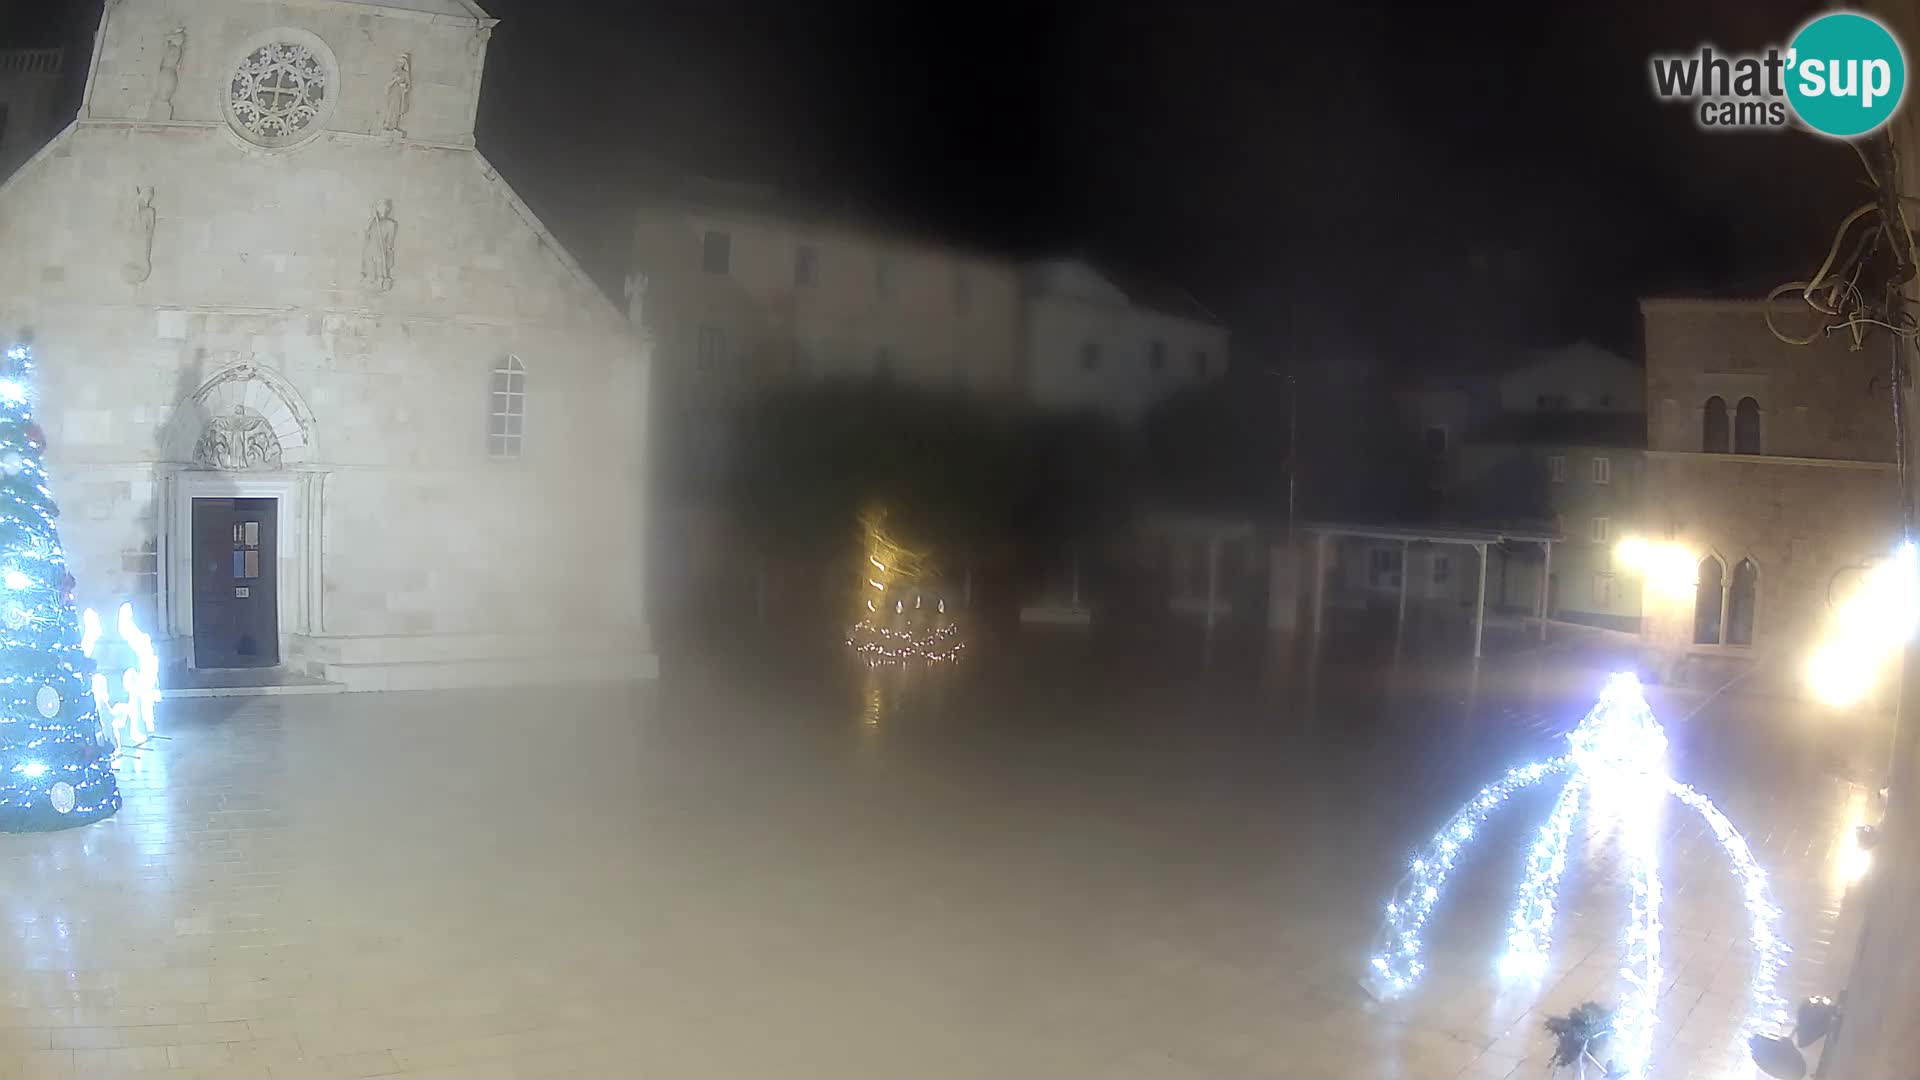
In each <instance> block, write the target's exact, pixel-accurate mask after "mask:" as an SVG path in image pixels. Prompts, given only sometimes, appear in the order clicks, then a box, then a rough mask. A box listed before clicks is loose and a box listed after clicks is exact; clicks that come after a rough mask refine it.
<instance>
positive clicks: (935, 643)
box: [847, 509, 966, 665]
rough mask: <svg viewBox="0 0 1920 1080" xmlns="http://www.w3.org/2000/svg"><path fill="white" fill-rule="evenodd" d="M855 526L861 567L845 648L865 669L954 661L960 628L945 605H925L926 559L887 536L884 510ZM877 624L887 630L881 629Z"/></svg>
mask: <svg viewBox="0 0 1920 1080" xmlns="http://www.w3.org/2000/svg"><path fill="white" fill-rule="evenodd" d="M860 526H861V531H862V534H863V541H864V548H865V557H866V562H865V563H864V564H863V565H862V569H861V574H860V577H861V579H862V583H861V586H860V588H859V604H858V606H857V607H856V608H855V620H854V622H853V625H852V627H851V629H849V630H848V632H847V645H848V646H849V647H851V648H852V649H853V651H854V653H855V655H857V656H859V657H861V658H862V659H864V660H866V661H867V663H868V664H870V665H879V664H899V663H907V662H910V661H927V662H931V663H946V662H949V661H953V660H957V659H959V658H960V655H961V653H962V652H963V651H964V650H965V649H966V641H965V640H964V639H963V638H962V636H961V633H960V627H959V625H958V624H956V623H954V622H953V621H951V620H950V619H948V617H947V602H946V600H944V599H941V598H939V597H937V596H936V597H935V598H934V603H933V604H931V605H929V604H928V603H927V592H926V590H925V589H923V588H921V587H920V583H921V582H922V581H923V580H924V579H925V578H927V577H928V576H930V575H929V574H928V571H927V567H926V563H925V560H924V559H923V558H922V557H921V556H920V555H919V554H918V553H917V552H914V551H911V550H909V549H907V548H905V547H903V546H902V545H901V544H900V543H899V542H898V541H896V540H894V539H893V538H892V537H890V536H889V535H888V534H887V530H886V513H885V511H882V510H879V509H871V510H868V511H867V512H866V513H864V514H862V515H861V517H860ZM909 595H911V596H912V598H913V604H912V606H911V608H909V606H908V604H907V598H908V596H909ZM889 600H891V601H892V602H891V603H889V602H888V601H889ZM882 620H884V621H885V622H887V623H890V624H891V625H882Z"/></svg>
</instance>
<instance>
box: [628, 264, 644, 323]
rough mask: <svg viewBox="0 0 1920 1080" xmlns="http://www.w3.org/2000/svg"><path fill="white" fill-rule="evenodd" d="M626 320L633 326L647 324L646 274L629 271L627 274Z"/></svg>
mask: <svg viewBox="0 0 1920 1080" xmlns="http://www.w3.org/2000/svg"><path fill="white" fill-rule="evenodd" d="M626 294H627V321H629V322H631V323H633V325H635V326H645V325H646V324H647V275H645V274H642V273H638V272H635V273H631V274H628V275H627V282H626Z"/></svg>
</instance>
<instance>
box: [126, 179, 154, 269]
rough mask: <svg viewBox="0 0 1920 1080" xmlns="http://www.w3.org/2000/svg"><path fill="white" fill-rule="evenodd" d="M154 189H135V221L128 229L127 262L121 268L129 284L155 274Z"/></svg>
mask: <svg viewBox="0 0 1920 1080" xmlns="http://www.w3.org/2000/svg"><path fill="white" fill-rule="evenodd" d="M154 222H155V217H154V212H153V189H152V188H150V187H137V188H134V189H133V221H132V224H131V227H130V228H129V230H128V235H127V239H128V259H127V264H126V265H125V266H123V267H121V268H120V273H121V276H123V277H125V278H126V279H127V284H129V285H138V284H140V283H142V282H144V281H146V280H147V278H149V277H152V276H153V226H154Z"/></svg>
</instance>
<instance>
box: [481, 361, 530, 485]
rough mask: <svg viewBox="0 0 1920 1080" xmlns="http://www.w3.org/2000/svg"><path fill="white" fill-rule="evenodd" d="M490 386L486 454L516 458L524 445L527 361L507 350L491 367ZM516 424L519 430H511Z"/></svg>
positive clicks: (500, 457) (508, 459) (523, 455)
mask: <svg viewBox="0 0 1920 1080" xmlns="http://www.w3.org/2000/svg"><path fill="white" fill-rule="evenodd" d="M490 389H491V394H492V396H491V399H490V400H491V401H492V403H493V409H492V412H491V414H490V415H489V416H488V419H487V456H488V457H490V458H493V459H495V460H497V461H518V460H519V459H520V458H522V457H525V456H526V449H527V445H526V444H527V365H526V364H524V363H522V362H521V360H520V358H519V357H518V356H515V355H514V354H512V353H508V354H507V358H506V359H505V360H502V361H501V362H500V365H499V366H498V367H496V368H494V369H493V381H492V383H491V384H490ZM515 421H517V423H515ZM515 427H518V428H519V430H518V431H514V430H512V429H513V428H515Z"/></svg>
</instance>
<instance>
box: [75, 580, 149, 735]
mask: <svg viewBox="0 0 1920 1080" xmlns="http://www.w3.org/2000/svg"><path fill="white" fill-rule="evenodd" d="M80 625H81V634H80V651H81V652H83V653H85V654H86V656H87V658H88V659H90V660H93V661H94V663H95V664H96V666H97V667H98V668H100V669H101V670H96V671H94V673H93V700H94V704H95V705H97V706H99V709H100V715H101V716H102V717H107V718H111V720H112V724H113V748H114V750H115V751H116V752H117V751H119V749H120V748H121V747H122V746H125V745H128V744H130V743H131V744H139V743H142V742H145V741H146V740H147V738H148V737H149V736H151V735H152V734H153V707H154V705H155V704H156V703H157V702H159V700H160V658H159V657H158V656H156V655H155V654H154V651H153V638H152V637H151V636H150V635H148V634H147V633H145V632H144V631H142V630H141V629H140V627H139V626H138V625H137V624H135V623H134V621H133V605H132V604H121V605H120V614H119V617H118V618H117V619H116V621H115V623H114V630H115V633H116V636H115V637H113V638H108V639H106V647H104V648H103V647H102V646H101V640H102V634H101V631H100V616H99V614H98V613H97V612H95V611H94V610H93V609H92V608H88V609H87V610H86V611H85V612H84V613H82V614H81V616H80ZM116 690H117V693H118V695H119V700H115V695H116Z"/></svg>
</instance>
